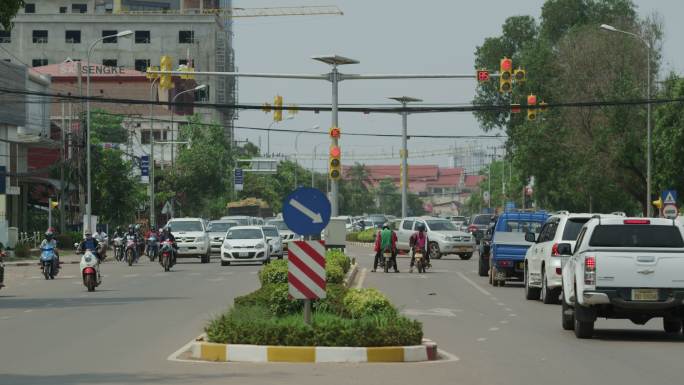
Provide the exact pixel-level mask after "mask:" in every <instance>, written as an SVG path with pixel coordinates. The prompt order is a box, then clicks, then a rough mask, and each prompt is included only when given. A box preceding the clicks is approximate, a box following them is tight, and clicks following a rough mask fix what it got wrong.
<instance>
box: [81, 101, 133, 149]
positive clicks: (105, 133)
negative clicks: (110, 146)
mask: <svg viewBox="0 0 684 385" xmlns="http://www.w3.org/2000/svg"><path fill="white" fill-rule="evenodd" d="M123 120H124V117H123V116H122V115H116V114H112V113H109V112H107V111H105V110H101V109H95V110H92V111H91V112H90V124H91V125H92V130H93V131H92V135H91V139H92V140H93V141H97V142H101V143H126V142H127V141H128V132H127V131H126V129H125V128H124V127H123V125H122V123H123ZM85 126H86V122H83V127H85Z"/></svg>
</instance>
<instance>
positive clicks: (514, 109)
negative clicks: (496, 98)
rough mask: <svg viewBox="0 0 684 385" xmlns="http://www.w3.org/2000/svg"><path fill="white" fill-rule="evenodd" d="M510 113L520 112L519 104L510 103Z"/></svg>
mask: <svg viewBox="0 0 684 385" xmlns="http://www.w3.org/2000/svg"><path fill="white" fill-rule="evenodd" d="M511 113H512V114H519V113H520V104H516V103H512V104H511Z"/></svg>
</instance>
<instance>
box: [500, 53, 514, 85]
mask: <svg viewBox="0 0 684 385" xmlns="http://www.w3.org/2000/svg"><path fill="white" fill-rule="evenodd" d="M512 69H513V60H511V59H509V58H507V57H504V58H503V59H501V63H500V65H499V92H502V93H505V92H511V89H512V84H511V80H512V74H511V71H512Z"/></svg>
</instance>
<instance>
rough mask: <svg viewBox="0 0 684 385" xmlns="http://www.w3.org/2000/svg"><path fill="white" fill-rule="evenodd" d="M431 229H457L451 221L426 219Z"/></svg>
mask: <svg viewBox="0 0 684 385" xmlns="http://www.w3.org/2000/svg"><path fill="white" fill-rule="evenodd" d="M426 222H427V225H428V228H429V229H430V231H456V226H454V224H453V223H451V222H449V221H426Z"/></svg>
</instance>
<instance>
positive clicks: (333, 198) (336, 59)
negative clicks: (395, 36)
mask: <svg viewBox="0 0 684 385" xmlns="http://www.w3.org/2000/svg"><path fill="white" fill-rule="evenodd" d="M313 59H314V60H318V61H320V62H322V63H325V64H328V65H331V66H332V71H330V74H328V80H329V81H330V82H331V83H332V111H331V115H332V127H338V123H339V122H338V107H339V101H338V90H339V83H340V81H341V80H344V78H343V77H341V76H340V73H339V71H338V70H337V66H339V65H344V64H358V63H359V61H358V60H354V59H349V58H346V57H343V56H338V55H332V56H316V57H313ZM330 139H331V142H332V143H331V145H332V146H338V145H339V143H338V140H337V138H334V137H331V138H330ZM328 177H329V176H328ZM330 209H331V210H330V212H331V214H330V215H331V216H333V217H336V216H338V215H339V183H338V181H337V180H331V181H330Z"/></svg>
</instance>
